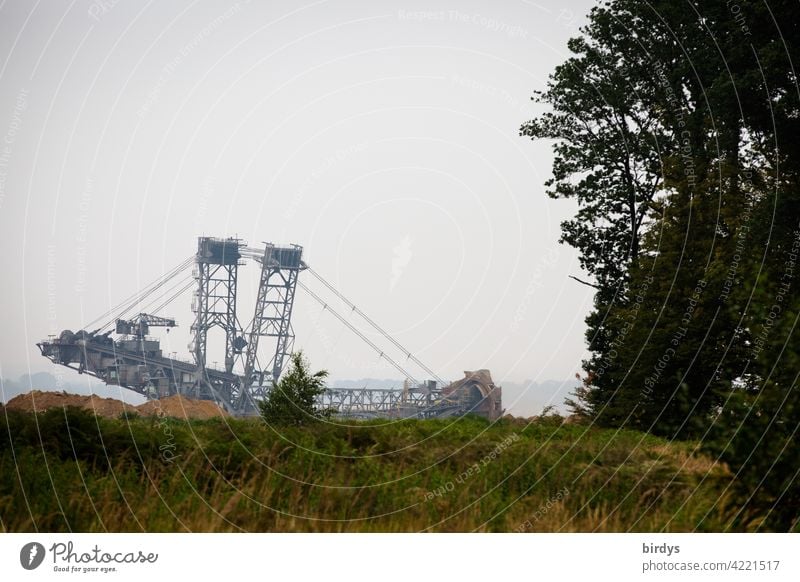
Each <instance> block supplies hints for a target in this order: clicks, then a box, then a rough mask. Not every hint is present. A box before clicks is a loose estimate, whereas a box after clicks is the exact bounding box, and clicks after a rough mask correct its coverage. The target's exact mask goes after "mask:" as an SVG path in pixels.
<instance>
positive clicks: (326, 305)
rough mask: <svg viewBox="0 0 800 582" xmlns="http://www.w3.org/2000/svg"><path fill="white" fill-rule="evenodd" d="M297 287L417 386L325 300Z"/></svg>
mask: <svg viewBox="0 0 800 582" xmlns="http://www.w3.org/2000/svg"><path fill="white" fill-rule="evenodd" d="M297 285H298V286H299V287H301V288H302V289H303V290H304V291H305V292H306V293H308V294H309V295H311V297H313V298H314V299H316V300H317V301H318V302H319V303H320V305H322V307H324V308H325V309H327V310H328V311H330V312H331V315H333V316H334V317H336V319H338V320H339V321H341V322H342V323H343V324H344V325H345V326H346V327H347V328H348V329H349V330H350V331H352V332H353V333H354V334H356V335H357V336H358V337H359V338H360V339H361V340H362V341H363V342H364V343H366V344H367V345H368V346H370V347H371V348H372V349H373V350H375V351H376V352H377V353H378V355H379V356H380V357H382V358H383V359H384V360H386V361H387V362H389V363H390V364H391V365H392V366H394V367H395V369H397V370H398V371H399V372H400V373H401V374H403V376H405V377H406V378H408V379H409V380H411V381H412V382H413V383H414V384H419V382H418V381H417V380H416V378H414V376H412V375H411V374H409V373H408V372H407V371H406V370H405V369H404V368H403V367H402V366H401V365H400V364H398V363H397V362H395V361H394V360H393V359H392V358H390V357H389V356H387V355H386V354H385V353H384V351H383V350H381V349H380V348H379V347H378V346H377V345H375V344H374V343H373V342H372V340H370V339H369V338H368V337H367V336H365V335H364V334H363V333H361V332H360V331H359V330H358V329H357V328H356V327H355V326H354V325H353V324H352V323H350V322H349V321H347V319H346V318H345V317H343V316H342V315H339V313H337V312H336V311H334V309H333V308H332V307H331V306H330V305H328V304H327V303H325V300H324V299H322V298H321V297H320V296H319V295H317V294H316V293H314V292H313V291H312V290H311V289H309V288H308V287H306V286H305V285H304V284H303V282H302V281H298V282H297Z"/></svg>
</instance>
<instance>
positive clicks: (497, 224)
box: [0, 0, 591, 384]
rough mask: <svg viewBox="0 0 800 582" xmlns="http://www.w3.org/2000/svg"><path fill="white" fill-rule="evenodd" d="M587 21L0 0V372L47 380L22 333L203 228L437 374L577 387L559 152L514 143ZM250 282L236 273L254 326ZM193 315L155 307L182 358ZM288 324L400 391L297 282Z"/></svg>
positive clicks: (127, 283) (431, 5)
mask: <svg viewBox="0 0 800 582" xmlns="http://www.w3.org/2000/svg"><path fill="white" fill-rule="evenodd" d="M590 6H591V3H590V2H583V1H577V0H569V1H566V2H565V1H561V0H560V1H558V2H555V1H552V2H526V1H521V0H507V1H503V2H464V1H463V0H462V1H459V2H455V1H449V2H447V1H436V2H430V1H427V2H422V1H418V2H401V3H398V2H391V3H390V2H374V1H370V2H367V1H360V2H355V1H349V2H333V1H330V2H326V1H319V2H309V3H298V2H289V1H286V2H274V1H271V2H268V3H267V2H264V3H261V2H252V3H250V2H239V3H236V4H227V5H226V4H223V3H221V2H202V1H198V2H178V1H174V2H139V1H133V0H96V1H94V2H91V1H88V0H76V1H73V2H58V1H48V2H32V1H30V0H11V1H5V2H1V3H0V140H2V142H1V143H0V245H2V246H1V248H2V253H0V273H2V291H0V293H2V294H1V295H0V298H1V299H0V301H1V304H0V309H2V321H3V331H2V334H0V376H3V377H6V378H11V377H16V376H19V375H21V374H25V373H30V372H38V371H51V372H52V371H54V369H53V368H54V366H53V365H52V364H50V363H49V362H48V361H47V360H46V359H44V358H43V357H42V356H40V355H39V352H38V350H37V348H36V347H35V342H36V341H38V340H40V339H42V338H45V337H47V336H48V335H51V334H57V333H59V332H60V331H61V330H62V329H65V328H68V329H72V330H73V331H75V330H78V329H80V328H81V327H82V326H83V325H85V324H86V323H87V322H88V321H90V320H92V319H94V318H95V317H96V316H98V315H100V314H101V313H103V312H104V311H106V310H107V309H109V308H110V307H111V306H113V305H115V304H117V303H119V302H120V301H121V300H122V299H124V298H125V297H127V296H128V295H130V294H132V293H133V292H135V291H136V290H138V289H140V288H142V287H144V286H145V285H146V284H147V283H149V282H151V281H152V280H154V279H156V278H158V277H159V276H160V275H162V274H163V273H164V272H166V271H167V270H169V269H170V268H171V267H172V266H173V265H175V264H177V263H179V262H180V261H181V260H182V259H184V258H186V257H188V256H189V255H191V254H192V253H194V251H195V248H196V237H197V236H199V235H202V234H206V235H215V236H234V235H236V236H239V237H241V238H243V239H245V240H246V241H248V243H250V244H251V245H260V244H261V242H262V241H274V242H277V243H297V244H301V245H303V247H304V249H305V251H304V257H305V260H306V261H307V262H308V263H309V264H310V265H311V266H313V267H314V269H315V270H316V271H317V272H319V273H320V274H321V275H322V276H323V277H325V278H327V279H328V280H329V281H331V282H332V283H333V284H334V285H335V286H336V287H338V288H339V289H340V290H341V291H342V293H344V294H345V295H346V296H347V297H348V298H349V299H351V300H352V301H353V302H354V303H356V304H357V305H358V306H359V307H360V308H361V309H363V310H364V311H365V312H366V313H367V314H369V315H370V316H371V317H372V318H373V319H374V320H375V321H377V322H378V323H380V324H381V325H382V326H383V327H385V328H386V329H387V330H388V331H389V332H390V333H392V334H393V335H394V336H396V338H397V339H398V340H399V341H400V342H401V343H402V344H404V345H405V346H407V347H408V348H409V349H411V350H412V351H413V352H414V353H415V355H416V356H417V357H419V358H420V359H421V360H422V361H423V362H425V363H426V364H427V365H428V366H430V367H431V368H432V369H434V370H435V371H436V372H437V373H438V374H439V375H441V376H444V377H446V378H451V379H455V378H458V377H460V376H461V373H462V371H463V370H471V369H477V368H489V369H490V370H491V371H492V374H493V376H494V379H495V381H496V382H497V383H498V384H501V383H502V381H503V380H504V379H506V380H508V381H519V380H523V379H526V378H530V379H538V380H544V379H548V378H558V379H565V378H570V377H572V376H573V375H574V374H575V372H577V371H579V369H580V361H581V359H582V358H583V357H584V355H585V344H584V323H583V319H584V317H585V314H586V313H587V312H588V310H589V308H590V304H591V289H589V288H587V287H584V286H581V285H579V284H578V283H576V282H574V281H572V280H571V279H568V278H567V275H569V274H575V275H580V270H579V267H578V265H577V260H576V256H575V253H574V251H573V250H572V249H570V248H569V247H565V246H563V245H559V244H558V242H557V241H558V238H559V230H560V229H559V224H560V222H561V221H562V220H563V219H564V218H567V217H569V216H570V214H571V213H572V212H573V211H574V207H573V206H572V204H571V203H570V202H563V201H553V200H550V199H548V198H547V196H546V195H545V193H544V186H543V184H544V182H545V180H546V179H547V178H548V177H549V175H550V164H551V160H552V156H551V153H550V150H549V144H546V143H533V142H531V141H530V140H528V139H525V138H521V137H519V136H518V130H519V126H520V124H522V123H523V122H524V121H525V120H527V119H529V118H530V117H532V116H533V115H534V114H535V112H536V111H539V109H537V106H536V105H535V104H533V103H531V101H530V96H531V94H532V92H533V91H534V90H536V89H541V88H542V87H543V86H544V84H545V82H546V78H547V75H548V74H549V72H550V71H552V69H553V67H554V66H555V65H557V64H558V63H559V62H561V61H563V60H564V58H565V57H566V56H567V51H566V41H567V39H568V38H569V37H570V36H572V35H574V34H575V33H576V31H577V27H578V26H579V25H580V24H581V23H582V22H583V15H584V14H585V13H586V12H588V10H589V8H590ZM302 280H303V281H304V282H306V283H307V284H308V285H309V286H310V287H312V288H313V289H314V290H315V291H316V292H319V293H320V294H323V292H324V289H323V288H322V287H321V286H320V285H319V284H318V283H317V282H316V281H315V280H314V279H313V278H311V277H310V276H308V273H306V274H304V275H303V276H302ZM256 282H257V270H256V268H255V267H254V265H250V266H247V267H243V268H242V270H241V277H240V283H239V285H240V290H241V293H240V311H239V316H240V318H241V319H242V321H243V323H247V322H248V321H249V320H250V318H251V317H252V309H253V307H252V301H253V297H254V294H255V286H256ZM326 297H330V295H326ZM190 299H191V298H190V295H189V293H187V294H186V295H185V296H184V297H182V298H180V299H179V300H176V302H174V303H172V304H171V305H170V306H169V307H168V308H167V309H166V310H165V311H164V312H163V315H166V316H171V317H175V318H177V319H178V323H179V325H180V327H179V328H178V329H176V330H173V331H172V332H171V333H170V334H169V335H168V336H166V335H164V336H163V337H164V349H165V351H168V352H172V351H175V352H178V353H179V355H181V356H184V357H187V358H188V356H189V352H188V349H187V347H186V344H187V343H188V338H189V327H190V325H191V321H192V318H193V316H192V313H191V310H190ZM293 321H294V328H295V332H296V335H297V341H296V347H301V348H303V349H304V350H305V351H306V353H307V354H308V356H309V357H310V359H311V361H312V364H313V365H314V366H315V367H324V368H327V369H328V370H330V372H331V376H332V377H333V378H362V377H376V378H394V377H398V376H399V374H398V373H397V372H396V371H394V370H393V369H392V368H391V367H390V366H389V365H388V364H387V363H386V362H385V361H383V360H381V359H380V358H379V357H378V355H377V354H376V353H374V352H373V351H371V350H370V349H369V348H368V347H367V346H365V345H364V344H363V343H362V342H361V341H360V340H359V339H357V338H355V337H354V336H353V335H352V334H351V333H350V332H349V331H348V330H347V329H345V328H344V327H343V326H342V325H341V324H340V323H338V322H337V321H336V320H335V319H334V318H333V317H331V316H330V314H328V313H326V312H323V310H322V308H321V307H320V306H319V305H318V304H316V303H315V302H314V301H313V300H312V299H311V298H309V297H308V296H307V295H306V294H304V293H303V292H302V291H301V290H298V297H297V301H296V306H295V313H294V320H293ZM352 321H353V323H354V324H356V325H359V326H361V327H363V328H364V329H365V331H366V329H367V328H366V327H364V326H363V325H361V322H360V321H359V320H358V319H357V318H355V317H353V319H352ZM370 337H371V338H373V339H374V341H376V343H378V342H379V340H380V337H379V336H377V335H375V334H370ZM381 345H382V346H385V345H386V343H385V342H382V343H381ZM386 347H387V353H389V354H391V355H392V357H395V358H396V359H397V360H398V361H401V362H402V361H403V357H402V355H401V354H398V353H397V352H392V351H391V350H389V349H388V348H389V346H386ZM218 348H219V346H218V345H215V346H212V349H215V350H216V351H217V353H213V354H211V355H209V361H215V360H218V361H219V362H220V363H221V362H222V360H223V356H222V354H221V353H219V349H218ZM215 356H216V357H215ZM409 371H410V372H412V373H413V374H414V375H416V376H417V377H419V378H423V377H424V376H425V374H424V373H423V372H421V371H420V370H419V369H416V368H415V367H414V366H411V365H409Z"/></svg>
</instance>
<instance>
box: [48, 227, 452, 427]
mask: <svg viewBox="0 0 800 582" xmlns="http://www.w3.org/2000/svg"><path fill="white" fill-rule="evenodd" d="M302 255H303V249H302V247H300V246H299V245H289V246H278V245H274V244H272V243H265V244H264V248H254V247H249V246H247V245H246V243H244V242H243V241H242V240H240V239H236V238H214V237H200V238H199V239H198V241H197V251H196V253H195V254H194V255H192V256H190V257H188V258H187V259H185V260H184V261H182V262H181V263H179V264H178V265H177V266H176V267H174V268H173V269H171V270H170V271H168V272H167V273H165V274H164V275H163V276H162V277H161V278H159V279H158V280H156V281H154V282H153V283H151V284H150V285H148V286H147V287H145V289H143V290H141V291H139V292H137V293H135V294H133V295H132V296H130V297H128V298H127V299H126V300H124V301H123V302H121V303H120V304H119V305H117V306H115V307H113V308H111V309H110V310H108V311H107V312H106V313H104V314H102V315H100V316H99V317H97V318H96V319H95V320H93V321H91V322H89V323H88V324H87V325H86V326H84V327H85V328H86V329H90V328H92V327H94V326H98V327H96V328H95V329H93V330H92V331H85V330H82V331H78V332H77V333H73V332H72V331H70V330H64V331H63V332H61V334H60V335H59V336H58V337H51V338H49V339H48V340H43V341H41V342H39V343H38V344H37V346H38V347H39V349H40V351H41V353H42V355H43V356H45V357H46V358H48V359H49V360H51V361H52V362H54V363H56V364H59V365H63V366H66V367H69V368H71V369H74V370H76V371H77V372H78V373H84V374H90V375H92V376H95V377H97V378H99V379H100V380H102V381H104V382H106V383H107V384H113V385H119V386H123V387H125V388H128V389H130V390H134V391H136V392H138V393H140V394H143V395H145V396H147V397H148V398H163V397H166V396H170V395H175V394H180V395H185V396H189V397H193V398H200V399H208V400H213V401H215V402H217V403H218V404H219V405H220V406H222V407H223V408H224V409H225V410H227V411H228V412H230V413H231V414H234V415H238V416H247V415H253V414H256V413H257V410H258V402H259V401H260V400H262V399H263V398H265V397H266V396H267V394H268V393H269V390H270V389H271V388H272V386H273V385H274V383H275V382H276V381H277V380H278V379H279V378H280V375H281V372H282V371H283V367H284V364H285V363H286V360H287V358H288V357H289V356H290V355H291V353H292V349H293V344H294V332H293V330H292V325H291V316H292V308H293V306H294V298H295V292H296V290H297V288H298V287H299V288H300V289H302V290H303V291H304V292H306V293H307V294H308V295H309V296H310V297H312V298H313V299H315V300H316V301H317V302H319V303H320V304H321V305H322V306H323V308H324V311H326V312H328V313H330V314H331V315H332V316H333V317H335V318H336V319H338V320H339V321H340V322H341V323H342V324H343V325H344V326H345V327H346V328H348V329H349V330H350V331H352V332H353V333H354V334H356V335H357V336H358V337H359V338H360V339H361V340H362V341H363V342H364V343H366V344H367V345H368V346H369V347H370V348H371V349H373V350H374V351H375V352H376V353H378V354H379V356H380V357H381V358H383V359H384V360H386V361H387V362H388V363H389V364H391V365H392V366H393V367H394V368H395V369H397V370H398V371H399V372H400V373H401V374H402V375H403V377H404V378H405V382H404V384H403V386H402V387H398V388H397V389H389V390H387V389H368V388H329V389H328V390H327V391H326V392H325V393H324V394H323V395H322V396H321V397H320V398H319V400H318V403H317V404H318V406H320V407H321V408H325V409H332V410H333V411H334V412H335V413H336V414H338V415H341V416H347V417H356V418H370V417H376V416H386V417H420V418H424V417H429V416H443V415H444V416H446V415H452V414H457V413H459V410H461V412H462V413H463V412H465V410H463V404H462V405H461V406H460V408H459V405H458V404H457V403H455V402H454V401H453V400H452V399H447V398H443V397H442V392H441V389H442V387H443V386H444V384H445V382H444V381H443V380H442V379H441V378H440V377H439V376H438V375H436V374H435V373H434V372H433V371H432V370H431V369H430V368H429V367H427V366H426V365H425V364H423V363H422V362H421V361H420V360H419V359H418V358H416V357H415V356H414V355H413V354H412V353H411V352H410V351H409V350H407V349H406V348H405V347H403V346H402V345H401V344H400V343H399V342H398V341H397V340H395V339H394V338H393V337H391V336H390V335H389V334H388V333H387V332H386V331H385V330H383V329H382V328H381V327H380V326H378V324H376V323H375V322H374V321H373V320H372V319H371V318H369V317H368V316H367V315H366V314H365V313H364V312H363V311H361V310H360V309H359V308H358V307H356V306H355V305H354V304H353V303H352V302H350V301H349V300H348V299H347V298H345V297H344V296H343V295H342V294H341V293H339V291H337V290H336V289H335V288H334V287H333V286H332V285H331V284H330V283H328V282H327V281H326V280H325V279H323V278H322V277H321V276H320V275H319V274H318V273H317V272H315V271H314V270H313V269H311V268H310V267H309V266H308V265H307V264H306V263H305V262H304V261H303V257H302ZM249 263H251V264H255V265H256V266H257V268H258V269H259V273H260V276H259V286H258V291H257V297H256V301H255V308H254V311H253V312H252V317H251V318H250V319H249V321H248V323H247V325H242V323H241V319H240V311H241V310H240V306H239V305H237V292H238V284H239V281H238V278H239V277H238V275H239V269H240V267H242V266H244V265H246V264H249ZM303 272H306V273H308V274H309V275H310V276H312V277H313V278H315V279H316V280H317V281H318V282H319V283H321V284H322V286H323V287H324V289H326V290H327V291H328V292H330V293H332V294H333V295H334V296H335V297H336V298H337V299H338V300H341V301H342V302H343V303H344V304H345V305H346V306H347V308H348V309H349V314H350V315H351V316H352V315H353V314H355V315H357V316H359V317H360V318H361V320H362V321H363V322H365V323H366V324H367V325H369V326H370V327H371V328H372V329H374V330H375V331H377V332H378V333H379V334H380V336H381V337H382V338H383V339H384V340H386V341H388V343H389V344H390V345H391V349H393V350H394V351H396V352H397V353H399V354H400V355H402V357H403V358H404V364H406V365H407V364H408V363H409V362H410V363H413V364H414V365H416V366H417V367H418V368H419V369H420V370H422V371H423V372H424V373H426V374H427V375H428V376H429V377H430V378H431V380H427V381H426V382H419V381H417V380H416V379H415V378H414V376H412V375H411V374H410V373H409V372H408V371H407V370H406V369H405V367H404V365H400V364H399V363H398V362H397V360H396V359H394V358H392V357H391V356H389V355H388V353H387V350H385V349H383V348H381V347H379V346H378V345H377V344H376V343H375V342H373V341H372V340H371V339H369V338H368V337H367V336H366V335H365V334H364V333H363V332H361V331H360V329H359V328H357V327H356V326H355V325H353V323H351V321H350V320H349V319H348V318H345V317H344V316H342V315H341V314H339V313H338V312H337V311H335V310H334V309H333V307H332V306H331V305H330V303H329V302H326V301H325V300H324V299H323V298H322V297H321V296H320V295H319V294H317V293H315V292H314V291H312V290H311V289H310V288H309V287H308V286H307V285H305V284H304V283H303V282H302V281H300V280H299V276H300V274H301V273H303ZM192 287H193V288H194V293H193V298H192V310H193V312H194V315H195V317H194V321H193V323H192V326H191V336H192V340H191V343H190V345H189V348H190V351H191V355H192V360H191V361H186V360H179V359H175V358H169V357H166V356H165V355H164V354H163V353H162V351H161V345H160V342H159V340H157V339H154V338H152V337H151V336H150V335H149V333H150V332H151V330H152V328H154V327H165V328H169V327H173V326H175V325H176V323H175V320H173V319H169V318H165V317H161V316H159V315H158V313H160V312H161V311H162V310H163V309H164V308H166V307H168V306H169V305H170V304H171V303H172V302H173V301H175V300H176V299H177V298H178V297H180V296H182V295H183V294H184V293H186V292H187V291H188V290H189V289H191V288H192ZM165 296H166V297H167V298H166V299H162V298H163V297H165ZM217 328H219V329H220V330H221V331H222V332H223V333H224V335H225V352H224V355H223V356H222V357H221V358H219V357H211V359H209V356H210V354H209V346H208V334H209V332H210V331H212V330H214V329H217ZM112 335H113V336H114V337H112ZM215 359H218V360H220V361H222V362H223V363H224V367H223V368H222V369H217V368H215V367H209V366H208V362H209V361H214V360H215Z"/></svg>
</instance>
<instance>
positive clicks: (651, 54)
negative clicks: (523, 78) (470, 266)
mask: <svg viewBox="0 0 800 582" xmlns="http://www.w3.org/2000/svg"><path fill="white" fill-rule="evenodd" d="M799 48H800V4H798V3H797V2H796V1H794V0H792V1H773V0H769V1H765V2H747V3H745V2H741V3H737V2H731V1H727V2H726V1H723V0H704V1H703V2H699V1H686V2H674V1H672V0H654V1H651V2H640V1H636V0H613V1H610V2H606V3H604V4H603V5H602V6H600V7H596V8H594V9H593V10H592V11H591V13H590V15H589V18H588V24H587V25H586V26H585V27H584V28H583V29H582V30H581V35H580V36H579V37H578V38H573V39H571V40H570V41H569V50H570V51H571V53H572V55H571V56H570V58H568V59H567V60H566V61H565V62H564V63H563V64H561V65H560V66H558V67H557V68H556V70H555V71H554V73H553V74H552V75H551V77H550V80H549V82H548V85H547V87H546V88H545V89H544V90H543V91H539V92H537V93H536V94H535V95H534V99H535V100H536V101H538V102H539V103H542V104H544V105H546V106H547V107H546V110H547V113H544V114H542V115H540V116H539V117H537V118H536V119H533V120H531V121H529V122H526V123H525V124H524V125H523V126H522V129H521V133H522V135H524V136H528V137H531V138H533V139H549V140H553V144H554V145H553V150H554V154H555V157H554V163H553V177H552V179H550V180H549V181H548V182H547V188H548V194H549V195H550V196H551V197H552V198H569V199H574V200H576V201H577V203H578V211H577V213H576V215H575V216H574V217H573V218H572V219H571V220H568V221H566V222H564V223H563V224H562V242H565V243H567V244H570V245H572V246H574V247H576V248H577V249H578V250H579V252H580V257H581V264H582V267H583V268H584V270H585V271H586V272H588V273H589V274H590V275H591V276H592V280H591V281H589V282H586V284H589V285H592V286H593V287H595V296H594V308H593V310H592V312H591V313H590V315H589V316H588V318H587V320H586V323H587V332H586V338H587V342H588V345H589V349H590V357H589V359H587V360H586V361H585V362H584V369H585V372H586V375H585V379H584V383H583V386H582V388H581V389H579V390H578V391H577V394H576V398H575V400H574V401H573V402H572V403H571V404H572V406H573V407H574V408H575V409H576V410H577V411H579V412H581V413H584V414H587V415H589V416H591V417H592V418H593V420H594V421H595V422H597V423H598V424H600V425H603V426H610V427H620V426H624V427H630V428H636V429H639V430H643V431H647V432H650V433H653V434H656V435H660V436H664V437H667V438H670V439H696V440H699V441H700V442H701V443H702V446H703V447H704V448H705V449H706V450H707V451H708V452H710V453H711V454H712V455H714V456H715V458H719V459H721V460H723V461H724V462H726V463H728V465H729V466H730V467H731V469H732V470H733V472H734V473H735V474H736V476H737V482H738V486H739V494H740V495H741V503H742V509H741V511H740V512H739V515H738V516H737V519H740V520H742V521H748V520H750V521H752V520H753V519H755V517H754V516H756V515H761V516H764V515H765V516H766V518H759V519H760V520H763V524H762V526H763V527H764V528H769V529H778V530H784V531H785V530H790V529H793V528H794V529H797V528H798V520H799V519H800V483H799V482H798V481H799V480H800V476H799V475H798V471H799V470H800V463H798V458H799V457H800V455H798V447H797V445H796V443H795V441H794V439H795V437H796V435H797V430H798V426H800V394H799V392H798V391H799V390H800V385H798V373H800V340H799V339H798V338H799V337H800V336H799V335H798V331H797V329H796V328H797V326H798V314H800V263H799V262H798V259H799V258H800V194H798V179H799V178H800V87H798V78H797V73H796V70H797V67H800V51H799V50H798V49H799Z"/></svg>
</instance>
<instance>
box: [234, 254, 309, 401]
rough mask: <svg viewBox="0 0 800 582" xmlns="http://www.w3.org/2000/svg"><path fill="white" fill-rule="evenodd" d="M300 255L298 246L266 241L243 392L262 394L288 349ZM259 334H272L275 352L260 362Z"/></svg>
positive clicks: (292, 341)
mask: <svg viewBox="0 0 800 582" xmlns="http://www.w3.org/2000/svg"><path fill="white" fill-rule="evenodd" d="M302 255H303V248H302V247H301V246H298V245H293V246H291V247H276V246H275V245H272V244H269V243H267V246H266V248H265V249H264V255H263V257H261V258H260V262H261V278H260V282H259V286H258V297H257V299H256V308H255V314H254V315H253V322H252V324H251V325H252V327H251V328H250V335H249V338H248V345H247V354H246V357H245V366H244V370H245V373H244V382H245V390H243V393H244V392H246V393H249V394H250V395H251V396H256V397H263V396H264V395H265V391H266V389H267V388H268V387H269V386H271V385H272V383H273V382H274V381H275V380H276V379H277V378H279V377H280V375H281V371H282V370H283V365H284V363H285V361H286V357H287V356H289V355H290V354H291V353H292V346H293V343H294V333H293V331H292V326H291V317H292V306H293V304H294V295H295V290H296V288H297V275H298V273H299V272H300V271H301V270H302V269H303V268H304V267H305V265H304V264H303V262H302V260H301V259H302ZM261 337H274V338H276V345H275V352H274V354H273V355H272V356H271V359H270V361H269V362H267V364H266V365H263V366H262V365H260V363H259V361H258V353H257V352H258V343H259V339H260V338H261ZM241 405H242V406H244V405H246V403H244V402H243V403H241Z"/></svg>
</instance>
